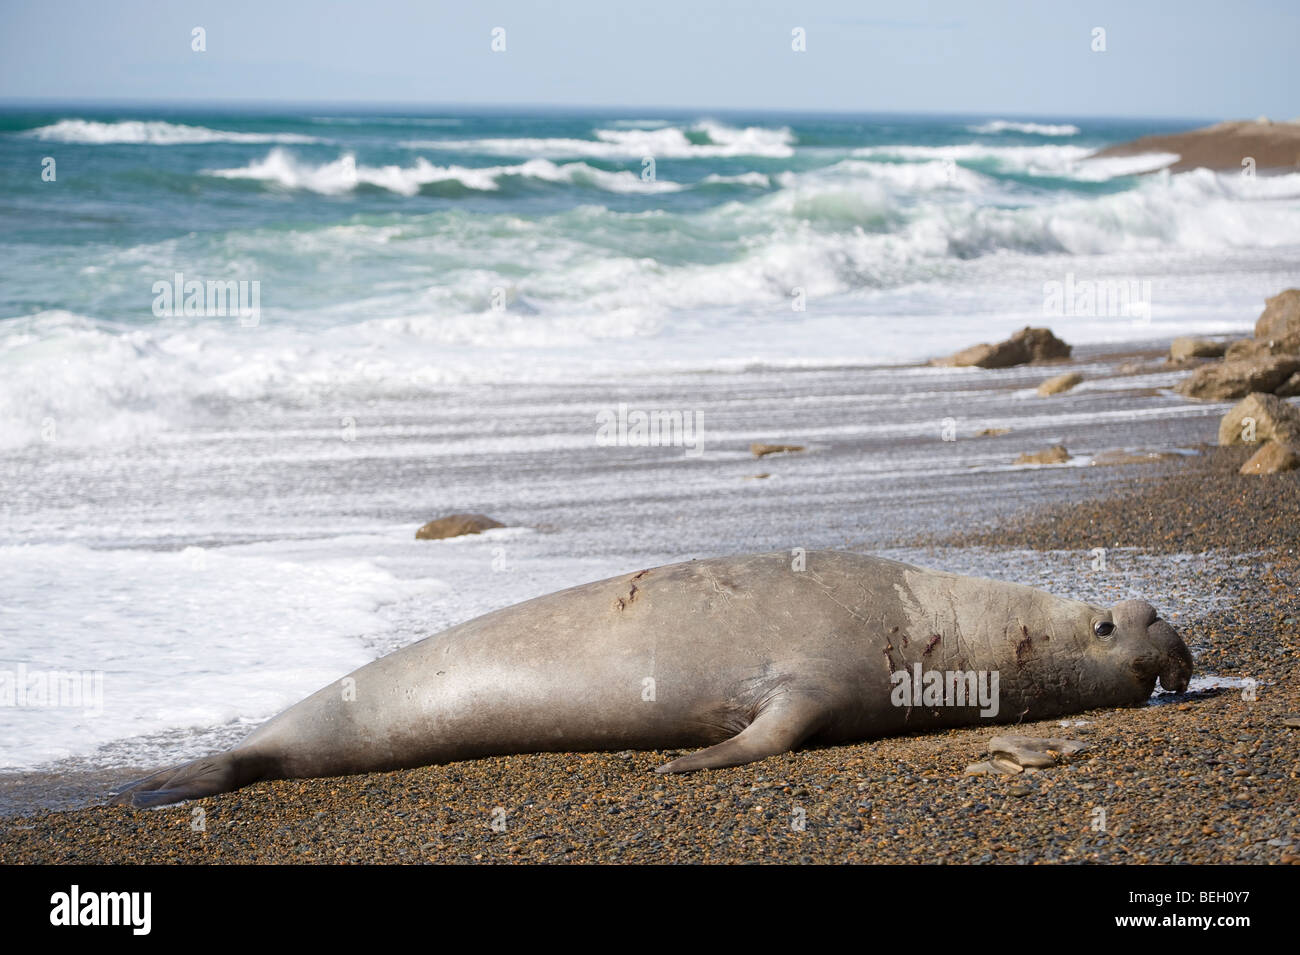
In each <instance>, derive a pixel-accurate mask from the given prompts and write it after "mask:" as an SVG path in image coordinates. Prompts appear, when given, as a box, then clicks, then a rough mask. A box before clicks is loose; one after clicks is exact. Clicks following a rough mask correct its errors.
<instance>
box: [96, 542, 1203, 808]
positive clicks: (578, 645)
mask: <svg viewBox="0 0 1300 955" xmlns="http://www.w3.org/2000/svg"><path fill="white" fill-rule="evenodd" d="M800 558H801V559H797V560H793V561H792V559H791V555H790V554H789V553H786V552H777V553H770V554H758V555H751V556H741V557H726V558H717V559H711V560H695V561H689V562H686V563H679V564H669V565H666V566H663V567H657V568H653V569H650V570H642V571H640V572H637V573H630V574H624V575H622V576H619V577H612V578H610V579H608V580H601V581H597V582H595V583H589V584H583V585H581V586H578V587H573V588H570V589H568V590H563V591H560V592H558V593H554V594H549V595H547V596H544V597H538V598H536V599H534V600H528V601H525V602H524V603H521V604H516V605H515V606H512V607H506V608H505V609H502V610H497V611H495V612H493V613H489V614H486V615H484V616H482V617H478V618H476V619H474V620H470V621H468V622H466V623H463V624H460V625H459V626H455V627H452V628H451V629H449V630H446V631H443V632H442V633H440V634H437V635H435V636H432V637H428V638H426V639H424V640H421V641H419V642H417V643H414V644H411V645H410V646H408V647H404V648H403V649H401V650H398V651H396V652H394V653H391V654H389V655H388V656H386V657H382V658H381V659H379V660H376V661H374V662H373V663H370V664H368V665H367V666H364V667H362V668H361V669H359V670H356V671H355V672H353V673H352V674H351V675H350V676H349V677H347V678H344V679H343V680H341V681H339V682H336V683H333V684H331V685H329V686H327V687H325V688H324V689H322V690H320V691H318V692H317V693H314V694H313V695H311V696H309V697H307V699H305V700H303V701H302V702H300V703H298V704H296V705H295V706H292V707H290V708H289V709H287V710H285V711H284V712H283V713H281V714H280V715H279V716H276V717H275V718H274V719H272V720H270V721H269V722H267V723H266V724H265V725H263V726H262V727H261V728H260V729H258V730H257V731H256V732H254V733H253V734H252V735H250V736H249V737H248V738H247V739H246V740H244V742H242V743H241V744H239V745H238V746H236V747H235V748H234V749H232V750H230V751H229V752H226V753H221V754H218V755H214V756H210V757H206V758H202V759H198V760H195V761H193V762H190V763H186V764H184V765H182V766H178V767H174V768H172V769H168V770H163V771H162V772H159V773H155V774H153V775H152V776H149V777H147V778H146V779H143V780H140V781H138V782H136V783H134V784H132V785H130V786H128V787H127V788H125V789H124V790H122V791H121V792H119V793H117V794H115V797H114V799H113V802H114V803H116V804H124V805H131V806H136V807H148V806H156V805H163V804H165V803H170V802H177V801H179V800H182V799H190V798H194V797H199V796H207V795H212V794H214V793H221V792H229V791H230V790H233V789H238V788H239V787H241V786H244V785H247V784H248V783H251V782H254V781H257V780H263V779H286V778H305V777H313V776H341V775H348V774H353V773H366V772H375V771H381V770H392V769H400V768H406V767H412V766H427V765H433V764H437V763H446V762H452V761H456V760H464V759H474V758H478V757H484V756H491V755H503V754H510V753H529V752H578V751H598V750H625V749H641V750H657V749H683V748H693V747H705V748H704V749H700V750H699V751H698V752H694V753H691V754H689V755H686V756H681V757H679V758H677V759H674V760H672V761H671V762H669V763H667V764H665V765H662V766H659V767H658V770H657V771H659V772H669V773H679V772H687V771H690V770H697V769H712V768H718V767H724V766H737V765H741V764H743V763H749V762H752V761H754V760H758V759H763V758H764V757H767V756H771V755H774V754H776V753H782V752H786V751H787V750H791V749H794V748H795V747H797V746H799V745H801V744H834V743H848V742H858V741H862V740H867V739H872V738H878V737H882V736H889V735H894V734H899V733H907V732H914V731H921V730H931V729H938V728H942V727H951V726H965V725H973V724H977V723H979V722H981V720H984V721H987V722H1018V721H1020V720H1022V719H1023V720H1035V719H1042V718H1047V717H1052V716H1058V715H1062V714H1067V713H1076V712H1080V711H1083V710H1087V709H1093V708H1097V707H1106V706H1126V705H1135V704H1141V703H1143V702H1144V701H1145V700H1146V699H1147V698H1148V697H1149V696H1150V695H1151V692H1152V690H1153V689H1154V687H1155V682H1156V679H1157V677H1158V678H1159V680H1160V682H1161V685H1162V686H1163V687H1164V688H1166V689H1169V690H1178V691H1182V690H1184V689H1186V687H1187V681H1188V678H1189V677H1190V675H1191V672H1192V658H1191V654H1190V653H1189V652H1188V650H1187V647H1186V646H1185V645H1184V644H1183V641H1182V640H1181V639H1180V638H1179V636H1178V634H1177V632H1176V631H1175V630H1174V628H1173V627H1171V626H1170V625H1169V624H1167V623H1165V622H1164V621H1163V620H1161V619H1159V617H1158V616H1157V614H1156V611H1155V610H1154V609H1153V608H1152V607H1151V605H1150V604H1147V603H1145V602H1143V601H1140V600H1129V601H1125V602H1123V603H1120V604H1117V605H1116V606H1115V607H1113V608H1111V609H1105V608H1102V607H1095V606H1092V605H1089V604H1086V603H1081V602H1079V601H1076V600H1067V599H1064V598H1061V597H1054V596H1052V595H1051V594H1048V593H1045V592H1044V591H1041V590H1035V589H1033V588H1030V587H1024V586H1021V585H1018V584H1008V583H1001V582H998V581H993V580H981V579H977V578H972V577H961V576H957V575H955V574H948V573H942V572H938V571H932V570H922V569H920V568H917V567H912V566H910V565H908V564H903V563H899V562H897V561H892V560H885V559H882V558H877V557H867V556H861V555H857V554H847V553H839V552H836V551H811V552H808V553H807V554H806V555H803V554H802V552H800ZM796 566H802V567H803V568H804V569H798V570H797V569H794V567H796ZM916 664H920V665H921V666H922V668H923V669H924V670H926V671H995V672H997V674H998V676H999V685H998V689H999V697H998V707H997V715H996V716H995V717H993V718H991V719H990V718H987V717H981V715H980V708H979V706H978V705H968V706H926V705H908V706H902V705H895V702H894V701H892V700H891V691H892V690H893V689H894V681H893V680H892V679H891V676H892V675H893V674H895V673H897V672H899V671H904V672H908V673H911V672H913V670H914V667H915V665H916ZM920 702H921V701H920V700H918V701H917V703H918V704H919V703H920ZM926 702H930V701H926Z"/></svg>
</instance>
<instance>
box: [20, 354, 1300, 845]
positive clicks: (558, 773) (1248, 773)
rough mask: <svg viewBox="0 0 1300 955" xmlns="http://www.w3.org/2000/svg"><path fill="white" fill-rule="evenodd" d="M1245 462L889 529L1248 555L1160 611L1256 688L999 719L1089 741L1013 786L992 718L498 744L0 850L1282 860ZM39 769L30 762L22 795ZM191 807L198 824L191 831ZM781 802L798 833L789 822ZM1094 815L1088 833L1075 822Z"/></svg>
mask: <svg viewBox="0 0 1300 955" xmlns="http://www.w3.org/2000/svg"><path fill="white" fill-rule="evenodd" d="M1086 360H1087V359H1086V358H1080V359H1075V360H1072V361H1071V362H1069V363H1068V366H1075V365H1077V364H1078V363H1079V362H1080V361H1086ZM1047 367H1049V366H1041V367H1039V368H1037V369H1036V371H1038V372H1042V371H1044V370H1045V369H1046V368H1047ZM1053 367H1056V368H1060V367H1067V365H1066V364H1062V365H1059V366H1053ZM1113 400H1114V402H1115V403H1116V404H1122V403H1124V401H1125V399H1124V398H1123V397H1121V396H1119V395H1116V396H1114V399H1113ZM1214 420H1216V421H1217V416H1216V418H1215V419H1214ZM1248 454H1249V449H1243V448H1215V447H1206V448H1204V449H1203V452H1202V453H1201V454H1200V455H1197V456H1194V457H1190V458H1185V459H1180V460H1179V461H1178V462H1176V463H1173V464H1170V463H1168V462H1157V463H1153V464H1142V465H1135V466H1132V467H1128V468H1116V469H1110V468H1108V469H1106V470H1107V471H1112V472H1114V474H1113V479H1108V480H1106V481H1104V482H1102V483H1101V484H1100V486H1097V485H1091V484H1089V485H1084V484H1082V483H1078V484H1075V485H1074V495H1075V499H1066V500H1062V499H1059V497H1058V499H1057V500H1055V501H1054V502H1053V501H1051V500H1047V502H1046V503H1044V502H1043V501H1042V500H1040V502H1039V503H1038V504H1036V505H1032V506H1031V507H1030V509H1028V510H1026V509H1024V508H1020V509H1018V510H1017V511H1016V512H1015V513H1014V514H1012V515H1011V516H1009V517H1004V518H1002V519H1000V520H997V521H995V522H994V523H993V524H991V525H989V526H984V527H980V526H976V527H974V528H972V529H971V530H969V531H968V532H965V533H962V534H957V535H952V534H949V535H940V534H931V535H929V536H928V537H924V538H923V539H921V540H919V541H917V540H914V541H912V542H910V543H911V545H912V546H914V547H920V548H930V549H939V550H943V549H951V548H980V547H985V548H993V549H994V550H996V551H1002V552H1006V551H1008V550H1009V549H1012V548H1018V547H1027V548H1031V549H1038V550H1068V551H1075V552H1080V553H1079V558H1080V559H1081V560H1082V559H1084V558H1085V557H1086V555H1087V553H1088V552H1089V551H1090V550H1091V548H1093V547H1097V546H1104V547H1107V548H1138V549H1139V550H1140V551H1141V552H1146V553H1151V554H1166V555H1168V554H1175V555H1177V554H1186V553H1189V552H1191V553H1195V552H1198V551H1210V552H1212V553H1217V554H1221V555H1233V554H1251V555H1257V556H1253V557H1251V558H1249V562H1248V563H1249V567H1250V569H1249V570H1248V571H1245V572H1231V571H1223V570H1216V571H1215V574H1216V576H1215V577H1213V578H1211V579H1208V580H1206V581H1205V586H1206V588H1207V590H1208V591H1210V592H1211V595H1212V596H1214V597H1216V598H1221V599H1222V600H1223V601H1224V605H1223V606H1222V608H1221V609H1219V610H1215V611H1210V612H1208V613H1206V614H1205V615H1203V616H1200V617H1199V618H1196V619H1188V620H1179V621H1177V624H1178V626H1179V629H1180V631H1182V632H1183V635H1184V638H1185V639H1186V640H1187V642H1188V644H1189V646H1191V647H1192V648H1193V652H1194V654H1195V657H1196V661H1197V671H1196V675H1197V676H1204V675H1206V674H1209V673H1212V674H1214V675H1217V676H1227V677H1238V678H1245V677H1252V678H1256V679H1259V681H1260V686H1259V690H1258V698H1257V700H1256V701H1254V702H1248V701H1245V700H1243V699H1242V698H1241V694H1240V692H1239V691H1237V690H1234V689H1222V688H1220V689H1213V688H1211V689H1206V690H1201V691H1199V692H1189V693H1187V694H1182V695H1180V696H1179V697H1178V698H1177V699H1174V700H1172V701H1170V702H1167V703H1162V705H1148V706H1145V707H1141V708H1136V709H1128V710H1101V711H1092V712H1089V713H1083V714H1078V715H1077V716H1075V717H1071V718H1069V719H1068V720H1066V721H1064V722H1066V723H1068V724H1070V725H1068V726H1062V725H1061V722H1062V721H1057V720H1047V721H1042V722H1038V723H1032V724H1025V725H1024V726H1021V727H1019V728H1017V730H1016V731H1017V732H1024V733H1029V734H1033V735H1053V736H1060V735H1065V736H1071V737H1074V738H1078V739H1081V740H1083V741H1085V742H1087V743H1088V745H1089V747H1090V749H1089V750H1087V751H1085V752H1084V753H1082V754H1080V755H1079V756H1077V757H1075V758H1074V759H1073V760H1071V761H1070V762H1069V763H1068V764H1065V765H1062V766H1058V767H1055V768H1052V769H1048V770H1044V771H1042V772H1039V773H1036V774H1033V775H1032V776H1029V775H1024V776H1017V777H1006V778H990V777H968V776H963V775H962V771H963V769H964V767H965V766H966V765H968V764H970V763H972V762H975V761H976V760H977V759H979V758H981V756H982V750H983V747H984V746H985V745H986V742H987V740H988V739H989V738H991V737H992V736H994V735H998V734H999V733H1005V732H1007V731H1008V728H1007V727H1006V726H988V727H975V728H968V729H961V730H950V731H945V732H941V733H934V734H926V735H920V736H909V737H894V738H887V739H882V740H875V741H871V742H867V743H861V744H855V745H851V746H842V747H832V748H826V749H811V750H801V751H798V752H795V753H790V754H785V755H782V756H779V757H775V758H771V759H768V760H764V761H762V762H761V763H757V764H754V765H751V766H745V767H737V768H734V769H729V770H721V771H715V772H711V773H709V774H707V775H692V776H688V777H673V776H660V775H655V774H653V773H650V772H649V770H650V769H652V768H653V767H654V766H655V765H658V764H659V763H661V762H663V761H664V759H665V755H664V754H662V753H648V752H622V753H593V754H571V753H559V754H533V755H521V756H506V757H495V758H490V759H484V760H477V761H473V762H465V763H457V764H450V765H446V766H434V767H424V768H419V769H412V770H404V771H397V772H388V773H378V774H370V775H366V776H357V777H345V778H331V779H313V780H288V781H276V782H268V783H259V784H255V785H253V786H249V787H247V788H246V789H243V790H240V791H238V792H235V793H229V794H225V795H222V796H218V797H212V798H208V799H204V800H198V801H195V802H193V803H187V804H183V805H181V806H173V807H167V808H163V809H159V810H154V811H150V812H134V811H130V810H123V809H116V808H114V809H110V808H106V807H103V806H94V807H90V808H82V809H71V810H65V811H45V812H39V813H28V814H26V815H20V816H10V817H8V818H5V819H4V825H3V826H0V862H5V863H15V862H20V863H30V862H53V863H64V862H82V863H84V862H107V863H128V862H129V863H140V862H185V863H198V862H343V861H349V862H466V863H474V862H516V861H532V862H557V861H570V862H610V861H620V862H656V861H659V862H662V861H682V862H687V861H693V862H738V861H753V860H757V861H786V862H800V861H816V862H825V861H859V862H916V861H945V862H1019V863H1038V862H1048V863H1053V862H1065V863H1068V862H1162V863H1164V862H1260V863H1267V862H1279V861H1300V819H1298V818H1297V811H1296V809H1295V808H1294V806H1295V799H1294V795H1295V792H1296V786H1297V778H1298V776H1300V771H1298V770H1297V768H1296V766H1295V764H1294V761H1293V760H1292V758H1291V756H1290V754H1291V752H1292V751H1293V743H1292V741H1291V739H1289V738H1288V737H1287V735H1286V734H1289V733H1294V732H1296V730H1294V729H1291V728H1289V727H1286V726H1284V725H1283V724H1282V719H1283V718H1284V717H1285V716H1286V715H1288V714H1295V713H1300V690H1298V689H1297V687H1298V686H1300V684H1298V683H1297V681H1296V676H1297V669H1298V664H1297V661H1300V627H1297V624H1296V621H1297V619H1298V618H1300V597H1297V594H1300V558H1298V555H1300V472H1292V473H1290V474H1281V475H1274V476H1272V477H1270V478H1268V479H1259V478H1252V477H1242V476H1240V475H1237V474H1236V468H1237V467H1238V466H1239V465H1240V463H1241V461H1242V460H1244V458H1245V457H1246V456H1247V455H1248ZM1050 470H1051V469H1043V470H1038V471H1036V472H1033V473H1032V475H1031V476H1030V477H1029V480H1030V481H1034V482H1036V481H1039V480H1041V479H1042V475H1044V474H1045V473H1048V472H1050ZM1089 470H1095V469H1089ZM1285 488H1290V489H1291V491H1290V492H1288V491H1287V490H1285ZM852 549H858V548H856V547H854V548H852ZM1150 597H1151V599H1152V601H1153V602H1155V603H1156V604H1157V606H1159V605H1160V603H1161V599H1160V595H1159V594H1152V595H1150ZM1076 720H1083V721H1085V725H1082V726H1078V725H1074V723H1075V721H1076ZM121 774H123V775H126V774H128V772H127V771H125V770H123V771H121ZM111 775H115V774H114V773H111V772H106V773H104V774H102V776H103V778H105V779H107V778H108V777H109V776H111ZM41 781H42V780H41V778H40V774H28V776H27V777H26V779H25V784H26V785H39V784H40V783H41ZM51 781H53V780H51ZM497 807H501V808H504V809H505V810H506V812H507V818H508V820H509V822H508V824H507V828H506V831H505V832H503V833H498V832H495V831H493V829H492V828H491V827H490V825H489V824H490V822H491V820H492V812H493V810H494V809H495V808H497ZM200 808H201V809H202V810H203V814H204V815H203V818H204V820H205V821H204V825H205V827H206V828H205V829H204V830H202V831H195V830H194V829H193V828H192V825H191V824H192V822H193V819H194V818H195V816H194V812H195V811H196V810H197V809H200ZM796 808H797V809H800V810H802V811H803V813H804V815H805V817H806V820H807V825H806V828H805V829H804V830H802V831H796V830H794V829H792V828H791V826H790V824H789V817H790V814H791V812H792V811H793V810H794V809H796ZM1098 808H1101V809H1102V810H1104V811H1105V812H1106V813H1107V816H1108V818H1109V820H1110V821H1109V823H1108V827H1107V831H1106V832H1105V833H1101V832H1098V831H1096V830H1094V829H1091V828H1090V825H1091V820H1093V819H1094V817H1095V811H1096V810H1097V809H1098ZM1269 840H1274V843H1275V844H1270V842H1269ZM1281 843H1286V844H1285V845H1283V844H1281Z"/></svg>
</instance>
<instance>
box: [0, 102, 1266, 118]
mask: <svg viewBox="0 0 1300 955" xmlns="http://www.w3.org/2000/svg"><path fill="white" fill-rule="evenodd" d="M0 106H3V107H17V108H24V107H26V108H49V107H73V106H79V107H92V108H111V107H117V108H135V109H147V108H170V109H177V108H182V107H189V108H192V109H196V110H203V109H216V108H225V109H229V108H233V107H239V108H245V109H253V108H255V109H262V110H274V109H304V108H311V109H316V110H324V111H326V112H328V111H330V110H341V109H350V110H359V111H362V112H379V111H382V110H403V111H407V110H411V111H418V112H430V111H440V112H457V111H460V112H469V111H496V112H503V111H510V110H518V111H528V112H546V111H552V112H611V113H618V112H624V113H627V112H633V111H642V112H665V113H749V114H761V115H773V116H791V115H810V116H933V117H960V118H969V117H990V116H994V117H1008V118H1013V119H1058V120H1062V119H1129V120H1160V121H1169V122H1174V121H1178V122H1181V121H1186V122H1197V123H1204V122H1224V121H1231V120H1233V119H1236V120H1254V119H1257V118H1258V116H1239V117H1226V116H1215V117H1210V116H1205V115H1200V116H1196V115H1191V114H1178V115H1174V114H1161V115H1152V114H1143V113H1024V112H1016V111H1014V110H976V111H955V112H947V111H943V110H937V109H912V110H905V109H826V108H819V107H812V108H808V109H803V108H797V107H764V106H752V107H751V106H680V105H676V106H675V105H665V104H659V105H654V106H647V105H641V106H629V105H614V104H608V103H600V104H595V103H593V104H586V103H522V102H487V103H470V102H463V103H449V102H417V101H403V100H395V101H384V100H266V99H230V100H220V99H209V100H200V99H193V100H184V99H130V98H105V97H85V98H77V97H20V96H2V95H0ZM1271 118H1272V117H1270V119H1271ZM1273 121H1274V122H1289V120H1277V119H1274V120H1273Z"/></svg>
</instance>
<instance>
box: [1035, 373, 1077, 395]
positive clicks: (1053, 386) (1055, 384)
mask: <svg viewBox="0 0 1300 955" xmlns="http://www.w3.org/2000/svg"><path fill="white" fill-rule="evenodd" d="M1081 381H1083V375H1081V374H1079V373H1078V372H1077V371H1067V372H1066V373H1065V374H1064V375H1057V376H1056V377H1055V378H1048V379H1047V380H1046V381H1045V382H1043V383H1042V384H1041V385H1039V386H1038V395H1039V397H1042V398H1046V397H1048V396H1049V395H1059V394H1061V393H1062V392H1065V391H1069V390H1070V389H1071V388H1073V387H1074V386H1075V385H1077V384H1079V383H1080V382H1081Z"/></svg>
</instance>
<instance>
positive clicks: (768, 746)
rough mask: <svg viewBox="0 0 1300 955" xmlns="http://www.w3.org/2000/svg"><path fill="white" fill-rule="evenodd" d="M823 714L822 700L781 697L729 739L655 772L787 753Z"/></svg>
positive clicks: (740, 763) (712, 766)
mask: <svg viewBox="0 0 1300 955" xmlns="http://www.w3.org/2000/svg"><path fill="white" fill-rule="evenodd" d="M825 717H826V710H825V707H824V705H823V704H820V703H818V702H816V701H814V700H810V699H805V698H800V697H788V696H787V697H780V698H778V699H776V700H774V701H772V702H771V703H769V704H768V705H767V706H765V707H764V708H763V709H762V710H760V711H759V714H758V716H757V717H756V718H755V719H754V722H752V723H750V724H749V725H748V726H746V727H745V728H744V729H743V730H741V731H740V732H739V733H737V734H736V735H735V736H733V737H731V739H728V740H723V741H722V742H721V743H718V744H717V745H716V746H710V747H708V748H707V749H702V750H700V751H699V752H698V753H691V754H690V755H688V756H682V757H680V758H678V759H674V760H673V761H672V762H670V763H664V764H663V765H662V766H656V767H655V772H656V773H689V772H693V771H694V770H697V769H722V768H723V767H726V766H743V765H744V764H745V763H752V762H755V761H756V760H760V759H766V758H767V757H768V756H775V755H776V754H777V753H786V752H789V751H790V750H792V749H794V748H795V747H796V746H798V745H799V744H800V743H801V742H803V741H804V740H805V739H807V738H808V737H809V736H811V735H812V734H813V733H814V732H815V731H816V730H817V729H818V727H819V726H820V725H821V723H822V722H823V720H824V719H825Z"/></svg>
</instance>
